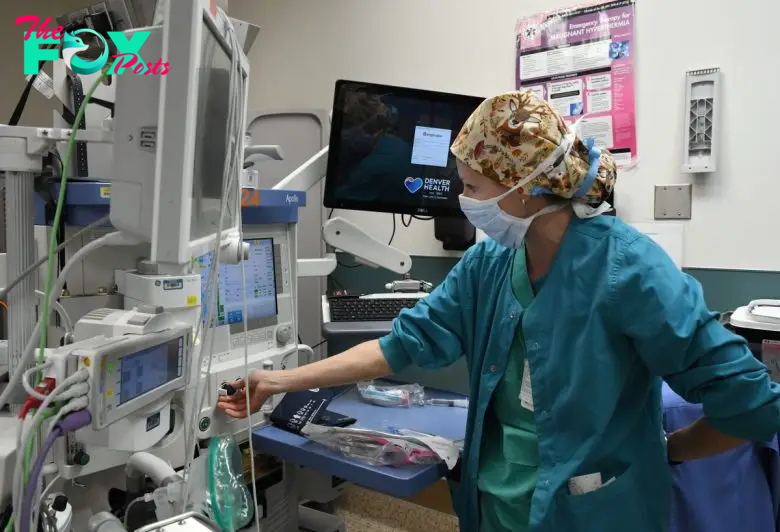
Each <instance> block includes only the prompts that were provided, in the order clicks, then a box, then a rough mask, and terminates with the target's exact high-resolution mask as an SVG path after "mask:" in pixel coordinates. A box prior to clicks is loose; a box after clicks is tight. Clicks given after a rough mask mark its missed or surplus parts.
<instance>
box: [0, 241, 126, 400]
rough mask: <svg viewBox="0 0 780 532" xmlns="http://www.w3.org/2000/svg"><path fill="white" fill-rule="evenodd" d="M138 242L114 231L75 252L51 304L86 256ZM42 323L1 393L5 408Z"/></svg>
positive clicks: (63, 273) (53, 291)
mask: <svg viewBox="0 0 780 532" xmlns="http://www.w3.org/2000/svg"><path fill="white" fill-rule="evenodd" d="M138 243H139V241H138V240H137V239H135V238H134V237H131V236H129V235H126V234H124V233H120V232H114V233H109V234H107V235H103V236H102V237H100V238H98V239H97V240H93V241H92V242H89V243H88V244H86V245H85V246H84V247H82V248H81V249H79V250H78V251H77V252H76V253H74V254H73V257H71V259H70V260H69V261H68V262H67V263H66V264H65V268H63V270H62V273H60V275H59V277H58V278H57V281H56V283H55V284H54V287H53V288H52V293H51V294H50V295H49V303H50V304H51V302H52V300H53V299H56V298H57V294H59V293H60V290H62V286H63V284H64V283H65V278H66V277H67V276H68V274H69V273H70V270H71V269H72V268H73V267H74V266H75V265H76V264H79V263H80V262H81V260H82V259H83V258H84V257H86V256H87V255H89V254H90V253H92V252H93V251H94V250H96V249H99V248H101V247H104V246H108V245H113V246H128V245H137V244H138ZM42 323H43V316H40V318H39V319H38V322H37V323H36V324H35V328H34V329H33V332H32V334H31V335H30V338H29V340H28V341H27V345H25V347H24V351H23V352H22V356H21V358H20V359H19V360H18V361H17V364H16V369H15V370H14V373H13V375H11V377H10V378H9V380H8V385H7V386H6V387H5V390H3V393H2V394H0V408H3V407H4V406H5V405H6V403H8V398H9V397H10V395H11V393H13V391H14V388H15V387H16V386H17V385H18V384H19V381H20V380H21V378H22V375H23V374H24V371H25V369H24V367H25V366H26V365H28V364H29V363H30V362H31V359H32V358H33V357H34V355H35V343H36V342H37V341H38V338H39V337H38V335H39V334H40V332H41V326H42Z"/></svg>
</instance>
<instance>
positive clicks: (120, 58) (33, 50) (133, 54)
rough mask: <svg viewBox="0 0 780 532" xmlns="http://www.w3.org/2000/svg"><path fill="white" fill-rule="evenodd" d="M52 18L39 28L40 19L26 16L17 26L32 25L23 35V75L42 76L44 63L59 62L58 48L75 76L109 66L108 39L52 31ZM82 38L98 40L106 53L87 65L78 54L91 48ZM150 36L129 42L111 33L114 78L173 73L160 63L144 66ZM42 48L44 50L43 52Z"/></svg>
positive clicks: (118, 33) (82, 31) (141, 34)
mask: <svg viewBox="0 0 780 532" xmlns="http://www.w3.org/2000/svg"><path fill="white" fill-rule="evenodd" d="M49 21H51V17H49V18H47V19H46V20H44V21H43V23H42V24H40V25H39V22H40V20H39V18H38V17H37V16H35V15H24V16H21V17H19V18H17V19H16V24H17V25H21V24H25V23H32V25H31V26H30V29H29V30H27V33H25V34H24V73H25V75H35V74H38V72H39V64H40V62H41V61H57V60H58V59H59V58H60V57H59V55H60V54H59V50H58V49H57V44H58V43H60V42H61V44H62V60H63V61H65V64H66V65H67V66H68V68H70V69H71V70H72V71H73V72H75V73H76V74H80V75H83V76H88V75H90V74H95V73H97V72H100V70H101V69H103V67H105V66H106V63H107V62H108V43H107V42H106V39H105V38H104V37H103V36H102V35H100V34H99V33H98V32H96V31H95V30H91V29H88V28H82V29H80V30H76V31H74V32H73V33H67V32H66V31H65V29H64V28H63V27H62V26H58V27H56V28H54V29H53V30H52V29H50V28H48V27H47V25H48V23H49ZM81 34H89V35H92V36H93V37H95V38H96V39H97V40H99V41H100V42H101V43H102V44H103V47H102V49H103V51H102V52H101V54H100V56H99V57H98V58H97V59H95V60H94V61H87V60H85V59H82V58H80V57H78V55H77V54H78V53H80V52H83V51H85V50H87V49H88V48H89V46H88V45H86V44H84V41H83V40H82V39H81V37H79V35H81ZM149 34H150V32H148V31H136V32H133V33H132V34H131V36H130V38H129V39H128V38H127V36H126V35H125V34H124V33H123V32H121V31H109V32H108V37H109V39H111V41H112V42H113V43H114V45H115V46H116V49H117V54H116V55H114V56H112V58H113V59H114V60H115V61H114V63H113V65H111V70H112V72H113V73H114V74H115V75H120V74H124V73H125V72H126V71H127V69H131V70H132V71H133V73H134V74H140V75H147V76H148V75H149V74H156V75H160V76H164V75H165V74H167V73H168V72H169V71H170V65H169V64H168V63H163V60H162V59H160V60H159V61H157V63H155V64H154V65H152V64H150V63H147V62H145V61H144V60H143V59H142V58H141V55H140V53H139V51H140V49H141V47H142V46H143V44H144V43H145V42H146V39H148V38H149ZM42 46H44V47H43V48H42Z"/></svg>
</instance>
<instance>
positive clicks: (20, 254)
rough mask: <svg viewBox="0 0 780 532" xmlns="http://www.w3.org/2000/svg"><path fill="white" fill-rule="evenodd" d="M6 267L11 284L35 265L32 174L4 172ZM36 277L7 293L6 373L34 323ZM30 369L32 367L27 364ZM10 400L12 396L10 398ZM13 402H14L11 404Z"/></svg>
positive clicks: (17, 357)
mask: <svg viewBox="0 0 780 532" xmlns="http://www.w3.org/2000/svg"><path fill="white" fill-rule="evenodd" d="M5 176H6V177H5V183H6V185H5V186H6V189H5V190H6V223H5V235H6V237H5V238H6V249H7V255H6V265H7V266H6V267H7V272H8V281H9V282H10V281H13V280H14V279H16V278H17V277H19V275H21V273H22V272H23V271H24V270H26V269H27V268H28V267H30V266H31V265H32V264H33V263H34V262H35V234H34V231H33V230H34V227H35V190H34V179H33V178H34V176H35V174H33V173H32V172H6V173H5ZM36 280H37V275H36V274H35V273H31V274H29V275H28V276H27V277H25V278H24V279H23V280H22V281H21V282H20V283H19V284H18V285H16V287H15V288H14V289H13V290H11V291H10V292H9V293H8V296H7V301H8V371H9V374H11V375H12V374H13V372H14V370H15V369H16V367H17V365H18V364H19V362H20V360H21V358H22V353H23V351H24V346H25V344H27V341H28V340H29V339H30V336H31V335H32V332H33V329H34V328H35V322H36V296H35V287H36ZM28 366H32V364H28ZM11 399H12V401H13V399H14V396H12V398H11ZM13 402H16V401H13Z"/></svg>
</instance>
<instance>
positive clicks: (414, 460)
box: [301, 423, 459, 469]
mask: <svg viewBox="0 0 780 532" xmlns="http://www.w3.org/2000/svg"><path fill="white" fill-rule="evenodd" d="M301 433H302V434H303V435H305V436H307V437H308V438H309V439H311V440H312V441H315V442H317V443H320V444H322V445H324V446H325V447H327V448H329V449H331V450H333V451H337V452H340V453H342V454H344V455H345V456H348V457H350V458H353V459H357V460H362V461H364V462H368V463H369V464H372V465H384V466H404V465H410V464H415V465H416V464H437V463H439V462H442V461H443V462H445V463H446V464H447V467H448V468H449V469H452V468H453V467H455V464H456V463H457V461H458V455H459V453H458V449H457V447H456V446H455V444H454V443H453V442H451V441H450V440H447V439H445V438H440V437H438V436H428V435H423V434H421V433H414V434H413V435H412V434H410V435H401V434H392V433H390V432H381V431H375V430H366V429H359V428H342V427H325V426H322V425H314V424H312V423H309V424H308V425H306V426H305V427H304V428H303V430H302V431H301Z"/></svg>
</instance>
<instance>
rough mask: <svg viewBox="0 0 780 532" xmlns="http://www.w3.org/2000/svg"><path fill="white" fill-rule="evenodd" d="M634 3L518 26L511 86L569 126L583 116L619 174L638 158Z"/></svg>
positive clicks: (583, 127) (584, 126)
mask: <svg viewBox="0 0 780 532" xmlns="http://www.w3.org/2000/svg"><path fill="white" fill-rule="evenodd" d="M634 2H635V0H613V1H611V2H606V3H598V4H589V5H582V6H578V7H573V8H569V9H563V10H558V11H551V12H548V13H542V14H539V15H534V16H531V17H524V18H521V19H520V20H518V22H517V35H516V43H517V64H516V69H517V70H516V76H515V78H516V87H517V88H518V89H519V88H521V87H522V88H523V89H529V90H532V91H534V92H536V93H537V94H539V95H540V96H541V97H542V98H544V99H546V100H547V101H548V102H550V104H552V106H553V107H554V108H555V109H556V110H557V111H558V112H559V113H560V114H561V115H562V116H563V117H564V119H565V120H566V121H567V122H568V123H569V124H573V123H575V122H577V121H579V120H580V119H581V118H583V120H582V122H581V123H580V125H579V131H578V133H579V136H580V137H583V138H584V137H593V138H594V139H595V141H596V145H597V146H599V147H602V148H607V149H609V150H610V151H611V152H612V154H613V155H614V157H615V161H616V162H617V163H618V165H619V166H620V167H622V168H626V167H630V166H634V165H635V164H636V160H637V144H636V112H635V105H634V57H635V53H636V49H635V46H634V45H635V42H636V41H635V40H634V24H635V23H634V19H635V16H636V12H635V9H634Z"/></svg>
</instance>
